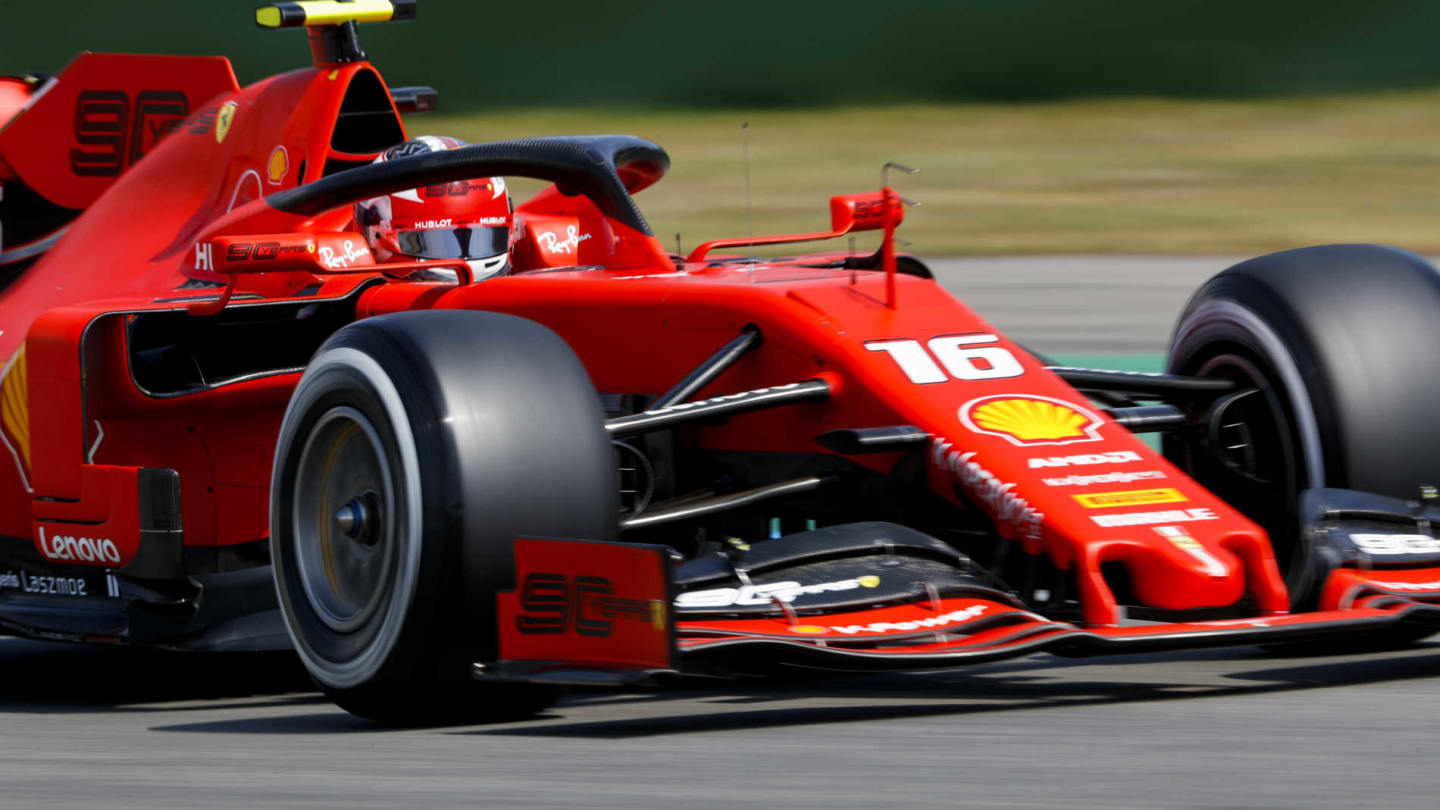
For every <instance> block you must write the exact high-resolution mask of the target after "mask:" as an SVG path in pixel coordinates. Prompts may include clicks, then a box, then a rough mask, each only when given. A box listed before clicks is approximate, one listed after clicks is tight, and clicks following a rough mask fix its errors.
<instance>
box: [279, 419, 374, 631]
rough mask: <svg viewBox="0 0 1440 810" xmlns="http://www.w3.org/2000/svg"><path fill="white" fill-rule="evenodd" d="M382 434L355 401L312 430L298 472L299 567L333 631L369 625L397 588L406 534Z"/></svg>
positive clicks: (306, 587)
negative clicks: (394, 583) (402, 531)
mask: <svg viewBox="0 0 1440 810" xmlns="http://www.w3.org/2000/svg"><path fill="white" fill-rule="evenodd" d="M384 459H385V454H384V447H383V445H382V444H381V441H380V436H379V434H378V433H376V431H375V428H374V426H373V425H371V423H370V420H369V419H367V418H366V417H365V416H364V414H362V413H360V412H359V411H357V410H355V409H354V408H351V407H348V406H342V407H337V408H332V409H331V410H329V411H327V412H326V413H325V414H324V415H323V416H322V417H321V418H320V420H319V421H318V422H316V424H315V427H314V428H313V429H312V430H311V432H310V436H309V438H308V439H307V441H306V442H305V448H304V450H303V451H302V452H301V455H300V463H299V465H298V467H297V468H296V474H295V490H294V492H295V495H294V501H293V503H294V511H293V513H292V514H293V528H294V532H295V534H294V536H295V538H296V541H297V542H296V555H295V561H296V568H297V572H296V573H297V574H298V575H299V576H298V578H299V580H300V585H301V587H302V588H303V590H304V593H305V598H306V601H307V602H309V604H310V607H311V608H312V609H313V610H314V612H315V615H316V616H317V617H318V618H319V619H320V621H321V622H323V623H324V624H325V626H326V627H329V628H330V629H331V630H334V631H335V632H339V633H347V632H351V631H354V630H355V629H357V628H359V627H362V626H363V625H365V623H366V622H368V621H369V620H370V619H371V618H372V617H373V616H374V615H375V614H376V612H377V611H378V610H380V608H381V606H382V605H383V604H384V603H385V600H386V596H387V595H388V594H389V593H390V592H391V590H393V589H392V587H391V584H392V583H391V580H392V579H393V577H394V571H395V567H396V558H397V556H398V552H399V549H398V546H399V543H400V537H399V532H398V528H397V526H396V524H395V513H396V509H395V488H394V484H393V482H392V481H391V477H390V472H389V468H388V466H387V465H386V463H385V460H384Z"/></svg>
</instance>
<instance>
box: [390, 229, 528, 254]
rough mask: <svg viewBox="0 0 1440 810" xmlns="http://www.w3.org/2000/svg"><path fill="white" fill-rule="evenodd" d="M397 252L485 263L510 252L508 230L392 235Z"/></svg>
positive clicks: (448, 230) (428, 230) (460, 230)
mask: <svg viewBox="0 0 1440 810" xmlns="http://www.w3.org/2000/svg"><path fill="white" fill-rule="evenodd" d="M395 242H396V244H398V245H399V246H400V252H401V253H404V254H405V255H406V256H414V257H416V258H418V259H488V258H489V257H491V256H498V255H500V254H501V253H504V252H506V251H508V250H509V249H510V229H509V228H453V229H451V228H430V229H427V230H423V231H400V232H398V233H397V234H395Z"/></svg>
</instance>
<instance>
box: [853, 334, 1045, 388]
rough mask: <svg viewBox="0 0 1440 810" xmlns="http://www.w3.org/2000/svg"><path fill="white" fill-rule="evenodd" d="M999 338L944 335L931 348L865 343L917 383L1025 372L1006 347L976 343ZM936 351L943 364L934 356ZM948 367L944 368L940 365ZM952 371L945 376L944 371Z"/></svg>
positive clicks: (931, 342) (890, 342) (915, 342)
mask: <svg viewBox="0 0 1440 810" xmlns="http://www.w3.org/2000/svg"><path fill="white" fill-rule="evenodd" d="M998 340H1000V339H999V338H998V337H996V336H994V335H945V336H942V337H933V338H930V340H929V341H927V342H926V344H925V345H926V346H929V347H930V351H928V352H927V351H925V346H921V345H920V341H918V340H909V339H905V340H875V341H871V342H869V343H866V344H865V349H866V350H867V351H872V352H885V353H886V354H888V355H890V358H891V359H892V360H894V361H895V364H896V365H898V366H900V370H901V371H903V372H905V376H906V377H909V378H910V382H913V383H915V384H917V385H924V384H926V383H941V382H946V381H948V380H950V379H951V378H954V379H957V380H1001V379H1006V378H1008V377H1019V376H1020V375H1021V374H1024V373H1025V369H1024V368H1023V367H1022V366H1021V365H1020V361H1019V360H1016V359H1015V355H1013V354H1011V353H1010V350H1009V349H1006V348H1005V347H1003V346H977V345H976V344H981V343H995V342H997V341H998ZM931 354H934V355H935V357H936V358H939V360H940V363H938V364H937V363H936V362H935V360H934V359H931V357H930V355H931ZM941 364H943V365H944V366H945V368H944V370H941V368H940V365H941ZM947 371H948V372H950V374H949V376H946V374H945V372H947Z"/></svg>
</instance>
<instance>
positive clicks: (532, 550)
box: [476, 540, 1440, 684]
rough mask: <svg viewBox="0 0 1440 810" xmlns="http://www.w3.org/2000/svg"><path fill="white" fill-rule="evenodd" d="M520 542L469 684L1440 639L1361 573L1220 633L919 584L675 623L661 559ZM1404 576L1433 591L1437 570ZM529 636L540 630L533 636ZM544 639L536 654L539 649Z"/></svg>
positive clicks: (1216, 624) (1224, 625) (615, 549)
mask: <svg viewBox="0 0 1440 810" xmlns="http://www.w3.org/2000/svg"><path fill="white" fill-rule="evenodd" d="M517 543H518V544H521V546H522V553H521V554H520V555H518V556H517V570H516V582H517V583H520V586H519V587H518V588H517V590H516V591H515V592H507V593H502V594H501V595H500V604H501V605H502V606H503V609H502V611H501V616H502V619H501V625H500V627H499V638H500V647H499V649H500V660H499V661H496V662H490V663H485V664H477V665H476V676H477V677H481V678H491V679H501V680H528V681H537V682H549V683H576V684H597V683H599V684H604V683H609V684H632V683H637V682H641V681H645V680H648V679H650V678H651V677H653V676H656V675H662V674H663V675H673V674H684V675H704V676H734V675H744V674H754V673H761V672H765V671H768V670H771V669H773V668H774V667H775V666H777V665H782V666H798V667H806V668H813V669H822V670H836V671H873V670H892V671H893V670H916V669H929V668H949V667H956V666H962V665H965V664H978V663H984V662H988V661H995V660H998V659H1003V658H1013V657H1018V656H1024V655H1030V654H1032V653H1037V652H1050V653H1054V654H1057V655H1066V656H1087V655H1104V654H1123V653H1133V652H1152V651H1163V650H1175V649H1187V648H1200V647H1224V646H1246V645H1264V644H1278V643H1284V642H1296V641H1317V640H1328V639H1336V640H1344V639H1356V640H1361V639H1365V638H1374V637H1379V636H1381V635H1382V634H1383V633H1384V632H1386V631H1388V630H1390V629H1395V630H1404V629H1406V628H1407V626H1408V627H1409V628H1416V630H1417V633H1423V628H1424V627H1426V626H1429V627H1434V628H1436V629H1437V630H1440V603H1434V602H1430V601H1425V600H1426V599H1427V598H1430V597H1431V596H1434V597H1436V598H1437V599H1440V593H1437V594H1433V595H1432V594H1414V593H1397V592H1394V590H1395V589H1393V588H1387V587H1386V586H1389V585H1394V583H1388V582H1385V581H1383V580H1376V581H1371V582H1370V584H1369V585H1365V586H1363V587H1362V586H1358V585H1355V584H1354V583H1355V582H1356V581H1362V580H1364V579H1365V577H1366V575H1367V574H1368V573H1369V572H1356V571H1346V572H1343V573H1344V574H1345V576H1346V577H1348V578H1349V580H1348V581H1349V582H1351V588H1352V590H1356V592H1357V593H1361V594H1363V595H1359V596H1357V598H1355V599H1353V601H1352V602H1351V603H1350V607H1348V608H1347V609H1343V610H1325V611H1317V612H1310V613H1277V614H1271V615H1257V616H1252V617H1245V618H1233V619H1221V620H1206V621H1179V622H1134V623H1122V624H1121V625H1119V626H1113V627H1089V626H1082V625H1081V624H1078V623H1072V622H1069V621H1063V620H1058V619H1054V618H1047V617H1045V616H1042V615H1040V614H1038V613H1035V612H1033V611H1031V610H1028V609H1026V608H1025V607H1023V606H1022V605H1020V604H1019V603H1018V602H1012V601H1010V599H1009V598H1008V597H1007V596H1006V595H1005V594H1003V593H1001V592H998V591H996V590H994V589H993V587H990V586H988V585H980V586H975V587H967V586H965V585H964V584H963V583H961V584H955V583H953V582H952V583H951V584H950V585H949V586H948V587H947V589H946V590H945V591H940V590H938V589H936V588H935V587H933V586H926V585H925V584H924V583H915V585H917V586H920V587H917V588H914V589H913V594H912V595H911V596H910V597H908V598H906V599H902V600H900V601H898V602H897V601H892V602H891V603H889V604H884V605H874V606H863V607H855V606H854V605H853V602H854V600H853V599H852V600H851V602H852V606H850V607H844V608H838V609H830V610H823V611H814V610H807V609H805V607H804V605H803V604H802V603H803V601H804V600H796V599H795V598H794V597H793V596H792V597H790V600H789V601H787V600H786V598H785V596H786V595H785V594H784V593H783V592H782V593H779V594H778V595H777V594H776V592H775V590H774V588H773V586H772V587H771V588H770V591H768V593H770V594H771V598H770V603H769V604H768V605H761V604H760V603H759V602H758V601H757V602H756V604H757V606H758V607H757V609H753V610H751V611H750V613H751V614H755V613H757V612H764V613H766V614H768V615H740V616H737V615H725V614H718V615H713V616H712V615H700V616H689V617H687V616H686V615H685V614H684V613H683V612H682V614H681V615H680V617H679V618H678V619H677V618H676V617H675V614H674V608H673V606H674V605H675V594H676V593H677V590H678V589H677V585H676V577H675V573H674V571H675V569H674V568H673V567H672V566H666V565H661V564H654V563H653V562H652V563H651V564H647V565H645V566H643V570H640V569H637V568H636V566H635V562H636V559H637V554H640V555H642V556H646V557H648V558H649V559H650V560H652V561H658V560H660V559H661V558H662V555H663V554H664V551H663V550H662V549H663V547H656V546H651V547H644V551H643V552H637V547H636V546H634V545H628V544H607V543H589V544H586V548H585V551H586V557H585V561H584V562H583V563H582V564H579V565H576V564H574V563H575V557H573V556H568V557H567V552H571V551H572V550H573V549H574V546H573V545H572V544H567V541H556V540H520V541H517ZM561 559H565V560H566V562H563V563H562V562H559V561H560V560H561ZM875 559H876V558H875V557H874V556H873V555H872V556H871V557H868V558H865V557H861V558H856V559H854V560H851V561H850V562H851V564H859V565H862V566H863V565H865V564H867V563H873V562H874V561H875ZM535 566H540V567H543V568H544V569H545V570H544V571H541V570H538V569H537V568H536V567H535ZM561 568H563V569H564V570H563V571H561V570H560V569H561ZM582 569H583V570H582ZM856 570H859V569H856ZM868 570H876V569H868ZM1412 575H1413V576H1416V577H1424V576H1427V575H1428V576H1429V578H1430V579H1431V580H1435V581H1440V569H1434V570H1431V571H1429V572H1418V571H1417V572H1412ZM537 576H540V577H542V578H543V577H550V578H551V580H552V581H560V580H564V581H567V582H571V583H575V582H581V581H584V582H589V583H603V587H602V589H601V590H597V591H594V592H591V593H585V592H583V591H582V590H578V589H576V588H574V587H573V586H572V587H569V588H568V589H567V588H566V587H564V586H561V587H558V588H555V589H551V590H548V591H544V592H540V591H535V590H534V589H533V588H531V589H530V590H529V591H527V590H526V586H525V583H534V582H536V581H537ZM867 576H870V575H865V574H861V575H859V577H858V578H860V579H864V578H866V577H867ZM747 587H751V586H747ZM765 587H766V586H763V585H757V586H753V590H752V592H753V593H757V594H759V593H762V591H763V589H764V588H765ZM1357 589H1358V590H1357ZM707 593H713V591H711V592H707ZM979 594H983V595H979ZM832 596H833V595H832ZM832 601H833V599H832ZM842 601H843V600H842ZM643 606H649V607H645V608H644V609H642V607H643ZM682 610H683V608H682ZM537 627H543V628H545V631H544V632H543V633H541V634H537V633H536V632H535V630H536V628H537ZM622 630H623V631H624V635H623V637H622V636H620V635H617V636H615V638H616V643H614V644H607V643H606V641H605V638H604V637H602V636H600V635H597V634H598V633H600V632H605V631H608V632H616V633H619V632H620V631H622ZM540 636H543V643H541V644H540V645H538V646H537V644H536V639H537V637H540ZM1357 646H1358V645H1357ZM607 649H608V650H610V654H609V655H607V654H606V650H607Z"/></svg>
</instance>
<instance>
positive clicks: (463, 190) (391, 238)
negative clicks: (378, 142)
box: [355, 135, 515, 281]
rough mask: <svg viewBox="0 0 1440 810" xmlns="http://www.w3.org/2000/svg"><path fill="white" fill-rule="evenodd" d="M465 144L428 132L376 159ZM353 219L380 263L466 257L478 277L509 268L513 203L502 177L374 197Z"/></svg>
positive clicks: (358, 205)
mask: <svg viewBox="0 0 1440 810" xmlns="http://www.w3.org/2000/svg"><path fill="white" fill-rule="evenodd" d="M466 145H467V144H466V143H465V142H464V141H462V140H459V139H458V138H446V137H437V136H434V135H425V136H422V137H419V138H412V139H410V140H408V141H406V142H404V143H402V144H397V145H395V146H392V147H390V148H389V149H387V150H385V151H384V152H383V153H381V155H380V156H379V157H377V158H375V162H376V163H384V162H385V161H387V160H396V159H398V158H404V157H411V156H414V155H423V154H427V153H429V152H444V151H446V150H449V149H458V148H460V147H462V146H466ZM355 223H356V225H357V226H359V228H360V230H361V232H362V233H364V234H365V240H366V241H367V242H369V243H370V249H371V251H373V252H374V254H375V258H376V260H378V261H381V262H403V261H413V260H420V259H463V260H465V263H466V264H468V265H470V274H471V277H472V278H473V279H474V280H475V281H480V280H481V279H486V278H492V277H494V276H500V275H505V274H507V273H509V272H510V245H511V241H512V235H513V230H514V225H515V206H514V203H512V202H511V201H510V194H509V193H508V192H506V190H505V180H504V179H503V178H500V177H484V178H476V179H473V180H455V181H452V182H449V183H438V184H436V185H431V186H421V187H420V188H412V189H406V190H404V191H397V192H394V193H392V194H384V195H381V196H379V197H371V198H370V199H368V200H364V201H362V202H358V203H356V204H355Z"/></svg>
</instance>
